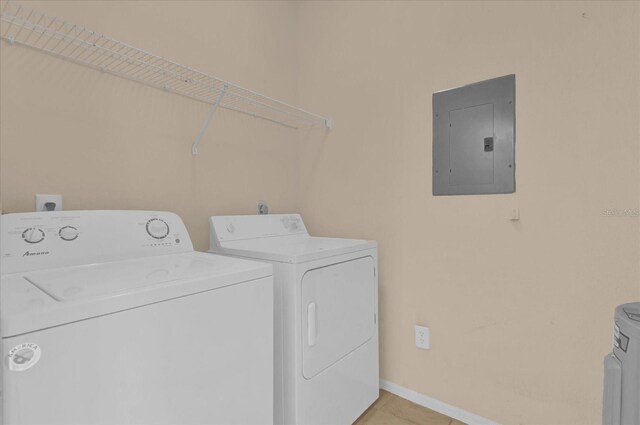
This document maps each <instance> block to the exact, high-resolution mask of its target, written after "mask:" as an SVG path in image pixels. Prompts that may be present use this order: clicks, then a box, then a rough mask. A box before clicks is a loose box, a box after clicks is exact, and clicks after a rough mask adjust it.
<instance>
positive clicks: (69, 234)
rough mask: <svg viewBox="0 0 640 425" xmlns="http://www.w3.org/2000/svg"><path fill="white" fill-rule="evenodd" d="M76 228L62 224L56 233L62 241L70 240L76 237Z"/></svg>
mask: <svg viewBox="0 0 640 425" xmlns="http://www.w3.org/2000/svg"><path fill="white" fill-rule="evenodd" d="M78 234H79V232H78V229H76V228H75V227H73V226H64V227H62V228H60V230H58V235H59V236H60V239H62V240H63V241H72V240H75V239H76V238H77V237H78Z"/></svg>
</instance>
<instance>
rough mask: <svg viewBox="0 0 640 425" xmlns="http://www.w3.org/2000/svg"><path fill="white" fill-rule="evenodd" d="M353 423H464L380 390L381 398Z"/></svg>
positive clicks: (454, 424)
mask: <svg viewBox="0 0 640 425" xmlns="http://www.w3.org/2000/svg"><path fill="white" fill-rule="evenodd" d="M353 425H464V424H463V423H462V422H460V421H457V420H455V419H451V418H450V417H448V416H444V415H442V414H440V413H437V412H434V411H433V410H429V409H427V408H425V407H422V406H419V405H417V404H415V403H412V402H410V401H408V400H405V399H403V398H400V397H398V396H397V395H394V394H391V393H390V392H388V391H384V390H380V398H379V399H378V400H377V401H376V402H375V403H374V404H373V405H372V406H371V407H369V409H367V411H366V412H364V413H363V414H362V416H360V417H359V418H358V420H357V421H356V422H355V423H354V424H353Z"/></svg>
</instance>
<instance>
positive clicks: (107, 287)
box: [0, 211, 273, 425]
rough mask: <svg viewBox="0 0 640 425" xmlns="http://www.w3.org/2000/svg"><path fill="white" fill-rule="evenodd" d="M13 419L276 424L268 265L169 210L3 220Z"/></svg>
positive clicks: (7, 419) (7, 377)
mask: <svg viewBox="0 0 640 425" xmlns="http://www.w3.org/2000/svg"><path fill="white" fill-rule="evenodd" d="M1 233H2V238H1V239H2V248H1V254H0V256H1V266H2V277H1V279H2V280H1V283H0V288H1V297H2V301H1V302H2V317H1V321H2V323H1V332H2V351H3V358H4V362H3V390H4V391H3V400H2V401H3V405H4V412H3V416H4V423H6V424H65V425H69V424H83V425H87V424H243V425H244V424H268V423H272V422H273V326H272V324H271V322H272V317H273V277H272V267H271V265H269V264H264V263H258V262H252V261H244V260H239V259H234V258H229V257H223V256H212V255H210V254H206V253H198V252H194V251H193V246H192V244H191V240H190V238H189V234H188V233H187V230H186V228H185V226H184V224H183V223H182V220H181V219H180V217H178V216H177V215H175V214H172V213H166V212H145V211H64V212H46V213H25V214H8V215H4V216H2V221H1Z"/></svg>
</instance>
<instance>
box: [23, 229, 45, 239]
mask: <svg viewBox="0 0 640 425" xmlns="http://www.w3.org/2000/svg"><path fill="white" fill-rule="evenodd" d="M22 239H24V241H25V242H27V243H38V242H42V240H43V239H44V232H43V231H42V230H41V229H38V228H36V227H30V228H28V229H27V230H25V231H24V232H22Z"/></svg>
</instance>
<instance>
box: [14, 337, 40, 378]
mask: <svg viewBox="0 0 640 425" xmlns="http://www.w3.org/2000/svg"><path fill="white" fill-rule="evenodd" d="M41 354H42V350H41V349H40V346H38V344H34V343H33V342H24V343H22V344H20V345H16V346H15V347H13V348H12V349H11V351H9V354H8V355H7V359H8V360H9V370H13V371H16V372H22V371H23V370H27V369H30V368H32V367H33V366H35V364H36V363H38V360H40V355H41Z"/></svg>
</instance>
